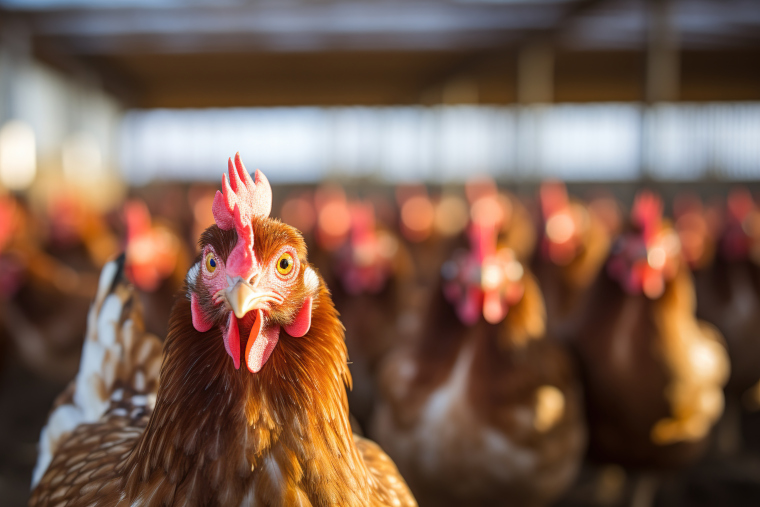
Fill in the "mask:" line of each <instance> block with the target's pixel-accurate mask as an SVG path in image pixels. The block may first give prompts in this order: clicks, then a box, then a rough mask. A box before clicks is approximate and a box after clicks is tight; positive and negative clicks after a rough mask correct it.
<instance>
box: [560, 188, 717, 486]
mask: <svg viewBox="0 0 760 507" xmlns="http://www.w3.org/2000/svg"><path fill="white" fill-rule="evenodd" d="M695 312H696V299H695V293H694V284H693V281H692V278H691V275H690V272H689V269H688V266H687V264H686V262H685V260H684V257H683V252H682V249H681V243H680V241H679V238H678V235H677V234H676V232H675V230H674V229H673V227H672V226H671V225H670V224H669V223H668V222H667V221H665V220H663V219H662V202H661V200H660V199H659V197H657V196H655V195H654V194H653V193H651V192H648V191H642V192H641V193H639V195H638V196H637V197H636V200H635V202H634V205H633V209H632V210H631V216H630V225H629V227H628V228H627V229H626V230H625V232H623V234H622V235H621V236H620V238H618V240H617V241H616V242H615V244H614V246H613V247H612V250H611V253H610V256H609V258H608V260H607V263H606V268H605V269H604V270H602V271H601V272H600V274H599V276H598V278H597V280H596V282H595V284H594V286H593V287H592V288H591V295H590V304H589V306H588V308H587V311H586V312H585V314H584V316H583V320H582V323H581V326H580V328H579V331H578V333H577V335H576V336H575V337H574V338H573V342H572V343H573V345H574V347H575V348H576V350H577V352H578V355H579V357H580V359H581V365H582V371H583V374H584V379H585V388H586V401H587V407H588V423H589V435H590V454H591V456H592V457H593V458H595V459H597V460H600V461H601V462H603V463H618V464H621V465H626V466H630V467H634V468H637V469H643V470H659V469H663V468H665V469H668V468H669V469H673V468H677V467H684V466H687V465H689V464H693V463H694V462H695V461H696V460H697V459H698V458H699V457H700V456H701V455H702V454H703V452H704V450H705V449H706V446H707V443H708V436H709V434H710V431H711V429H712V427H713V425H714V424H715V423H716V421H717V420H718V418H719V417H720V416H721V414H722V412H723V404H724V403H723V390H722V389H723V386H724V385H725V383H726V381H727V380H728V375H729V370H730V367H729V360H728V356H727V354H726V350H725V348H724V344H723V340H722V338H721V336H720V333H719V332H718V331H717V330H716V329H715V328H714V327H713V326H712V325H710V324H708V323H706V322H704V321H701V320H698V319H697V318H696V316H695ZM641 484H644V482H641ZM636 494H637V492H636V490H634V497H635V495H636Z"/></svg>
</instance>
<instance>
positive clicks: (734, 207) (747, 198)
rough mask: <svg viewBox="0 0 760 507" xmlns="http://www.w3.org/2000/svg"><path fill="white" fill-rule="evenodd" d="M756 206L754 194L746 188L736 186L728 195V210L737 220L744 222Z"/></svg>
mask: <svg viewBox="0 0 760 507" xmlns="http://www.w3.org/2000/svg"><path fill="white" fill-rule="evenodd" d="M754 207H755V202H754V200H753V199H752V194H750V193H749V190H747V189H746V188H736V189H734V190H732V191H731V193H730V194H729V195H728V212H729V213H730V215H731V218H733V219H734V220H736V221H737V222H743V221H744V219H745V218H747V215H749V214H750V212H751V211H752V210H753V209H754Z"/></svg>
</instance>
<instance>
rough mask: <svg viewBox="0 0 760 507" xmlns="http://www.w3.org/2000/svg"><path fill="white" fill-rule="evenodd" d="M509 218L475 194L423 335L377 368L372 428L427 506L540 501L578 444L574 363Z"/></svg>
mask: <svg viewBox="0 0 760 507" xmlns="http://www.w3.org/2000/svg"><path fill="white" fill-rule="evenodd" d="M505 218H506V217H505V213H504V209H503V206H502V203H501V202H500V199H499V196H498V195H494V194H493V193H491V192H489V193H486V194H484V195H481V196H479V197H476V198H475V202H474V203H473V206H472V223H471V225H470V226H469V227H468V230H467V238H468V240H469V241H468V247H467V248H460V249H457V250H455V251H454V252H453V257H452V259H451V260H450V261H449V262H447V263H446V264H444V266H443V268H442V275H443V279H442V281H439V283H438V287H437V289H436V290H435V291H434V292H433V293H432V294H431V301H430V303H429V307H428V311H427V313H426V317H425V320H424V322H423V326H422V328H421V330H420V333H419V335H418V336H417V338H416V339H415V341H414V342H413V343H410V344H408V345H405V346H400V347H399V348H398V349H396V350H395V351H394V352H392V353H390V354H389V355H388V357H387V358H386V360H385V361H384V362H383V364H382V366H381V370H380V374H379V375H380V378H379V385H380V387H379V389H380V393H379V394H380V398H379V400H378V406H377V408H376V412H375V414H374V416H373V424H372V426H371V435H373V437H374V438H375V439H376V440H377V441H378V443H380V445H381V446H383V448H384V449H385V450H386V451H387V452H388V454H389V455H390V456H391V457H392V458H393V460H394V461H395V462H396V464H397V465H398V467H399V470H400V471H401V473H402V475H404V477H405V479H406V480H407V481H408V483H409V485H410V487H411V489H412V491H413V492H414V494H415V496H416V497H417V499H418V501H419V502H420V505H423V506H425V505H431V506H443V505H472V506H476V505H503V504H505V503H511V504H515V505H545V504H547V503H549V502H551V501H552V500H555V499H556V498H557V497H558V496H559V495H560V494H562V492H563V491H564V490H565V489H566V488H567V487H568V486H569V485H570V484H571V483H572V482H573V480H574V477H575V474H576V472H577V470H578V468H579V466H580V461H581V458H582V455H583V451H584V449H585V435H586V433H585V425H584V421H583V408H582V396H581V390H580V384H579V381H578V379H577V377H576V371H575V368H574V365H573V362H572V361H571V359H570V357H569V356H568V355H567V354H566V353H565V352H564V351H563V350H562V349H560V348H559V347H558V346H557V345H555V344H553V343H552V342H550V341H548V340H546V339H544V335H545V330H546V321H545V313H544V305H543V300H542V297H541V291H540V289H539V288H538V285H537V283H536V281H535V279H534V278H533V276H532V275H531V274H530V272H528V271H527V270H526V269H525V268H524V265H523V264H522V263H521V261H520V260H519V258H518V257H517V255H516V254H515V251H514V250H513V249H512V248H511V247H512V244H511V243H509V242H507V241H504V235H503V234H500V231H501V229H502V224H503V221H504V219H505ZM500 237H501V239H502V241H498V239H499V238H500Z"/></svg>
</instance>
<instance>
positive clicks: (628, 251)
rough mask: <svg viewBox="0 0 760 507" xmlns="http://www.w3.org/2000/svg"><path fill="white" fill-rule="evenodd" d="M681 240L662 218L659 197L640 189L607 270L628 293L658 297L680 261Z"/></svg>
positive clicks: (672, 276) (676, 269) (614, 247)
mask: <svg viewBox="0 0 760 507" xmlns="http://www.w3.org/2000/svg"><path fill="white" fill-rule="evenodd" d="M681 256H682V252H681V242H680V240H679V238H678V234H676V232H675V230H674V229H673V227H672V226H671V225H670V224H669V223H667V222H665V221H664V220H663V219H662V200H661V199H660V198H659V197H658V196H656V195H655V194H653V193H652V192H649V191H642V192H640V193H639V194H638V195H637V196H636V199H635V201H634V204H633V209H632V210H631V224H630V228H629V230H628V231H627V232H624V233H623V234H622V235H621V236H620V237H619V238H618V240H617V241H616V243H615V245H614V246H613V248H612V253H611V255H610V259H609V261H608V262H607V272H608V274H609V275H610V276H611V277H612V278H613V279H615V280H617V281H618V282H619V283H620V284H621V286H622V287H623V289H624V290H625V291H626V292H628V293H629V294H634V295H635V294H641V293H643V294H645V295H646V296H647V297H649V298H650V299H657V298H659V297H660V296H661V295H662V294H663V292H664V291H665V284H666V282H668V281H670V280H672V279H673V278H674V277H675V275H676V273H677V271H678V268H679V264H680V261H681Z"/></svg>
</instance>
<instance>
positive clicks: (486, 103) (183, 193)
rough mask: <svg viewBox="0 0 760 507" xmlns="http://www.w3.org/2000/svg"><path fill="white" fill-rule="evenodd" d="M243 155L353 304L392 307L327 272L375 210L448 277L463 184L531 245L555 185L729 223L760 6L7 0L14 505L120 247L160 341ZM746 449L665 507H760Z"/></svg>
mask: <svg viewBox="0 0 760 507" xmlns="http://www.w3.org/2000/svg"><path fill="white" fill-rule="evenodd" d="M237 151H239V152H240V153H241V155H242V157H243V160H244V161H245V163H246V165H247V167H248V169H249V170H251V171H252V170H253V169H255V168H260V169H262V170H263V171H264V172H265V173H266V175H267V177H268V178H269V180H270V182H271V183H272V185H273V188H274V200H275V203H274V208H273V215H275V216H279V217H282V218H283V219H284V220H286V221H288V222H289V223H291V224H293V225H296V226H297V227H299V228H300V229H301V230H303V231H304V234H305V236H306V238H307V241H309V243H310V245H313V247H314V252H313V256H314V259H315V263H317V265H319V266H320V267H321V268H322V271H323V272H325V273H326V277H327V279H328V282H330V281H331V278H333V279H334V281H333V282H332V283H334V284H335V285H336V286H337V285H338V284H341V283H343V284H344V286H345V289H344V290H345V291H346V292H347V293H349V294H353V293H357V292H362V291H368V292H370V293H375V292H379V291H380V290H381V289H380V288H379V286H376V285H373V284H375V282H366V281H364V279H362V280H363V281H362V282H356V281H355V280H354V281H348V282H346V281H342V282H341V281H340V280H339V278H340V276H339V273H338V274H334V273H333V272H332V271H335V268H334V266H336V265H341V264H340V262H344V261H341V260H340V259H339V258H341V254H339V253H337V252H339V251H340V247H341V245H343V243H344V242H345V241H346V238H347V237H348V236H350V235H351V233H350V230H352V229H351V228H352V226H353V227H357V225H356V224H355V222H356V220H354V222H352V219H351V216H352V214H353V216H356V214H355V212H351V211H350V210H351V209H354V208H351V206H353V204H351V203H356V202H359V201H361V202H363V203H370V204H371V208H372V210H373V211H372V213H370V215H372V218H371V219H368V220H369V222H368V223H371V224H373V225H372V226H373V227H374V224H375V221H376V222H377V223H378V224H380V225H382V227H383V228H384V230H385V231H390V233H391V234H393V235H394V238H397V240H398V241H399V242H400V243H399V244H401V245H404V246H407V247H408V252H409V255H410V257H411V259H412V265H413V266H419V264H420V263H421V262H422V263H423V264H424V262H425V261H426V260H429V261H430V263H431V264H434V266H432V268H431V269H432V271H433V272H434V273H435V276H437V275H438V273H439V270H440V266H441V265H442V263H443V260H445V258H446V256H447V255H448V253H450V250H446V249H445V247H444V246H440V245H442V243H436V245H438V246H436V247H434V248H437V250H435V252H436V254H437V256H435V255H431V253H430V250H425V249H421V248H417V247H415V245H419V244H420V242H423V241H425V240H428V239H429V238H430V237H434V236H436V235H440V236H446V237H453V236H455V235H456V234H460V233H461V232H462V230H463V229H464V227H465V226H466V224H467V222H468V216H469V208H468V206H469V205H470V204H472V202H473V199H472V196H471V195H469V194H468V192H467V191H466V188H465V184H466V183H468V182H470V184H472V182H473V181H475V182H477V181H480V182H484V181H485V182H492V183H489V184H493V183H495V184H496V185H497V186H498V188H499V189H500V190H502V191H509V192H510V193H511V194H510V195H512V196H513V197H514V199H516V200H518V201H519V202H520V203H521V205H522V206H524V207H525V209H526V210H527V211H526V213H527V214H526V217H528V218H526V220H527V221H528V222H527V223H530V225H531V227H533V226H535V230H536V231H539V232H538V233H537V234H538V235H539V236H540V234H541V233H540V231H541V230H543V229H542V227H543V226H544V225H543V223H542V219H545V218H546V216H544V215H545V214H546V213H545V207H544V215H542V211H541V210H542V208H541V206H542V204H541V202H540V199H539V193H540V184H541V182H542V181H545V180H549V179H556V180H562V181H564V182H565V183H567V188H568V189H569V192H570V194H571V195H573V196H577V197H580V198H584V199H587V198H590V196H593V195H599V194H600V193H604V195H605V196H608V197H611V198H612V199H613V200H615V202H616V203H617V206H618V207H619V209H620V210H622V215H623V216H626V214H627V210H628V209H630V207H631V203H632V202H633V198H634V195H635V194H636V192H637V191H638V190H639V189H640V188H642V187H647V188H650V189H653V190H654V191H656V192H657V193H659V194H660V195H661V196H662V197H663V199H664V203H665V204H664V210H665V215H671V216H674V212H673V206H672V205H673V203H675V202H678V198H679V196H680V195H682V194H684V192H688V193H689V195H690V196H695V198H696V199H698V200H702V201H704V202H706V203H707V202H712V203H716V204H715V205H716V206H723V208H724V209H725V206H726V204H725V202H726V198H727V197H728V196H729V195H735V194H734V193H735V192H737V191H738V192H740V194H741V195H742V196H744V197H747V196H749V197H747V198H745V199H744V200H743V201H742V202H747V199H749V201H750V202H752V204H751V205H750V206H754V202H753V201H752V197H751V196H752V195H753V194H754V193H755V192H757V191H758V190H760V187H759V186H758V180H760V4H758V2H756V1H753V0H730V1H718V0H535V1H530V0H450V1H433V0H406V1H394V0H389V1H386V0H362V1H356V2H351V1H341V0H336V1H333V0H313V1H309V0H289V1H285V2H275V1H259V0H247V1H246V0H222V1H212V0H187V1H183V0H0V369H1V371H0V498H2V499H3V501H2V503H3V504H4V505H9V506H10V505H24V504H25V503H26V500H27V498H28V487H29V482H30V477H31V470H32V467H33V465H34V461H35V459H36V442H37V440H38V437H39V431H40V429H41V427H42V425H43V424H44V421H45V418H46V416H47V413H48V410H49V409H50V407H51V404H52V401H53V399H54V398H55V396H56V395H57V394H58V393H59V392H60V391H61V390H62V389H63V388H64V387H65V385H66V384H67V382H68V381H69V380H70V379H71V378H73V376H74V375H75V373H76V370H77V367H78V361H79V353H80V351H81V343H82V336H83V332H84V325H85V320H86V319H85V317H86V312H87V308H88V305H89V301H90V299H91V297H92V295H93V294H94V291H95V284H96V281H97V275H98V273H99V268H100V267H101V266H102V265H103V263H104V262H106V261H107V260H109V259H110V258H112V257H113V256H114V255H116V254H117V253H118V252H120V251H123V250H126V251H127V253H128V261H129V266H130V267H129V273H130V276H131V277H132V280H133V281H134V283H135V285H136V286H137V288H138V289H139V290H140V291H141V293H142V297H143V300H144V303H145V306H146V326H147V327H148V329H149V330H151V331H153V332H155V333H157V334H159V335H162V333H164V332H165V329H166V319H167V316H168V313H169V310H170V308H171V304H172V302H173V297H174V293H175V291H176V290H177V289H178V288H179V287H180V286H181V283H182V280H183V278H184V274H185V273H186V270H187V268H188V266H189V265H190V263H191V261H192V259H193V258H194V257H195V256H196V249H195V242H196V240H197V238H198V234H199V231H201V230H202V229H203V228H205V227H207V226H208V225H210V224H211V223H212V222H213V217H212V216H211V210H210V203H211V200H212V198H213V192H214V191H215V190H216V188H217V187H218V185H219V180H220V177H221V173H222V171H224V170H225V169H226V160H227V158H228V157H230V156H233V155H234V153H235V152H237ZM467 188H470V187H467ZM737 189H740V190H737ZM742 192H743V193H742ZM736 199H739V198H736ZM739 200H741V199H739ZM729 211H730V209H729ZM674 218H678V216H674ZM365 225H366V224H365ZM718 228H719V227H718ZM757 232H758V231H757V230H755V231H754V233H757ZM720 234H721V233H720V232H719V231H718V232H714V235H715V236H716V237H717V236H720ZM748 234H749V233H748ZM431 248H433V247H431ZM415 255H418V256H419V255H422V256H424V258H423V260H422V261H421V260H420V259H419V258H416V257H415ZM336 259H338V260H337V261H336ZM431 259H436V260H435V262H434V261H432V260H431ZM756 260H757V259H756ZM438 261H440V262H438ZM336 262H337V263H338V264H336ZM415 263H416V264H415ZM384 269H385V271H388V272H390V268H384ZM381 271H383V270H381ZM385 271H383V272H384V273H385ZM378 276H380V275H378ZM385 276H390V275H388V274H387V273H386V274H385V275H382V276H380V278H383V277H385ZM404 276H407V275H404ZM408 276H411V275H408ZM430 276H432V275H430ZM383 279H384V278H383ZM382 283H383V282H382V281H381V282H377V284H379V285H382ZM356 284H358V285H356ZM362 284H364V285H362ZM366 284H369V285H366ZM424 284H428V285H430V284H431V282H430V280H428V279H426V280H425V281H424V283H423V285H424ZM331 286H332V285H331ZM368 287H369V289H368ZM753 290H754V289H753ZM755 292H757V291H756V290H755ZM420 297H421V298H424V296H420ZM748 297H749V296H748ZM338 299H339V298H338ZM752 301H754V299H753V300H752ZM341 309H342V312H343V314H344V316H345V318H346V319H348V320H350V319H351V315H352V314H351V313H350V312H351V309H350V308H349V307H346V308H341ZM356 311H359V310H356ZM388 311H389V312H391V311H393V310H392V309H390V307H389V309H388ZM347 327H348V328H349V332H350V331H351V328H350V324H348V323H347ZM407 327H409V328H414V326H413V325H409V326H407ZM756 329H757V328H756ZM758 340H760V337H758ZM355 375H356V373H355ZM758 379H760V370H758ZM745 412H746V411H745ZM741 417H743V418H745V419H747V421H745V428H746V427H747V425H749V427H754V426H756V425H757V424H760V418H757V417H754V416H753V415H752V413H750V412H746V413H744V414H743V415H742V416H741ZM753 417H754V418H753ZM757 435H760V432H758V433H757ZM752 439H753V435H752V434H751V432H750V433H747V435H745V436H744V437H743V440H742V441H746V442H750V443H751V442H754V443H755V445H757V444H758V441H757V439H756V440H754V441H753V440H752ZM746 442H745V443H746ZM716 445H717V444H716ZM729 447H730V446H729ZM744 447H746V449H745V450H746V453H749V454H750V457H746V456H743V457H742V460H744V461H737V460H738V458H737V460H734V461H731V462H730V463H734V464H735V463H741V466H739V465H736V468H737V469H738V470H739V471H738V472H736V473H734V474H733V475H732V474H731V473H728V472H726V473H725V474H723V475H721V474H718V473H717V472H715V470H716V469H720V470H723V469H725V467H726V466H729V465H726V461H721V460H723V459H724V458H723V457H721V458H720V460H717V458H715V459H713V460H712V461H711V460H710V459H709V458H702V460H701V461H695V462H694V463H693V464H691V465H690V466H691V468H689V469H688V470H687V471H682V472H681V473H680V475H678V479H677V481H676V482H674V483H673V485H672V487H671V488H670V489H669V490H668V491H667V492H666V493H664V494H660V495H659V496H657V495H655V496H656V498H655V499H654V500H653V501H654V502H659V504H661V505H695V504H696V503H695V502H696V500H694V499H695V498H700V499H702V500H704V501H706V502H708V503H706V505H729V504H731V505H741V504H742V503H741V502H743V501H746V502H747V503H746V504H747V505H756V504H757V502H758V501H760V460H756V459H755V458H754V457H753V456H754V454H752V452H753V451H751V449H750V447H751V446H750V445H749V444H746V446H743V448H744ZM742 452H744V451H742ZM732 456H733V455H732ZM758 456H760V455H758ZM716 460H717V461H716ZM747 460H748V461H747ZM716 463H718V464H720V466H718V465H717V464H716ZM700 467H701V468H700ZM729 468H730V466H729ZM689 470H691V471H689ZM584 473H585V472H584ZM584 473H582V474H581V476H580V477H579V479H578V481H577V483H576V484H575V485H574V486H573V487H572V488H571V489H570V490H569V491H568V492H567V493H566V494H565V495H564V496H563V497H562V498H561V499H560V500H559V501H560V502H565V504H567V505H596V504H599V505H617V504H622V503H625V502H626V501H627V500H626V498H625V497H624V495H623V494H622V493H621V495H622V496H621V495H619V496H614V495H613V497H610V498H611V499H610V498H608V497H604V498H602V499H601V500H599V498H597V497H595V496H594V495H593V494H590V493H588V490H589V488H590V486H589V485H588V484H587V483H585V482H584V480H585V479H586V475H584ZM605 477H607V479H605V480H611V481H613V482H614V481H615V480H617V479H615V477H618V476H617V475H615V474H614V473H613V474H612V475H611V476H609V475H605ZM609 477H612V479H609ZM695 477H696V479H695ZM705 477H709V478H712V479H713V482H712V483H709V481H707V482H708V483H709V484H708V485H707V486H705V484H706V482H705ZM678 481H680V482H678ZM695 484H697V486H695ZM699 487H704V488H707V489H709V491H710V494H709V495H708V494H705V493H704V492H703V491H702V490H700V489H699ZM694 488H697V489H696V490H695V489H694ZM613 489H614V488H613ZM695 491H697V493H695ZM737 492H738V493H737ZM584 495H586V496H584ZM711 495H712V496H711ZM721 495H723V496H721ZM732 495H733V496H732ZM736 495H738V496H736ZM597 496H598V495H597ZM592 497H593V499H595V500H593V499H592ZM728 499H730V501H729V500H728ZM713 501H714V503H709V502H713ZM594 502H597V503H594ZM605 502H607V503H605ZM616 502H617V503H616ZM621 502H622V503H621ZM727 502H728V503H727Z"/></svg>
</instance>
